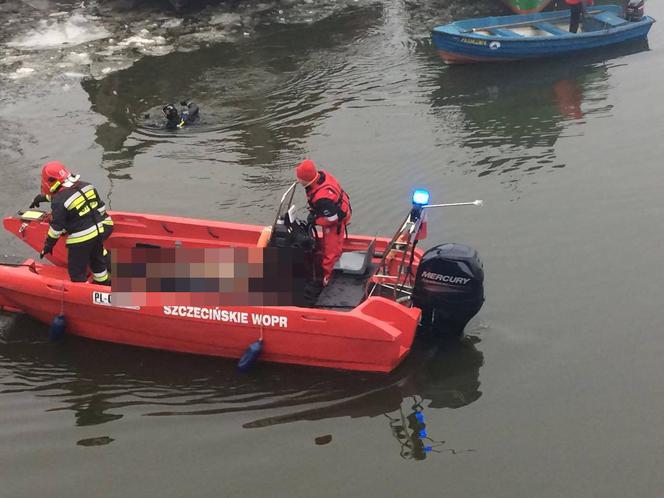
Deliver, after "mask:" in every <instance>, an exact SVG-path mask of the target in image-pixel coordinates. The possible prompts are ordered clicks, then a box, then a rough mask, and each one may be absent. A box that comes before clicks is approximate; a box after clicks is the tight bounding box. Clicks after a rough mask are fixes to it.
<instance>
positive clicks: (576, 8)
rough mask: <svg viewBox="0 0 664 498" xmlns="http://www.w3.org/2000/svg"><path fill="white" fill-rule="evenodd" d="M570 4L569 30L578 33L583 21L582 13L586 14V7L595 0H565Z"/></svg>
mask: <svg viewBox="0 0 664 498" xmlns="http://www.w3.org/2000/svg"><path fill="white" fill-rule="evenodd" d="M565 3H566V4H567V5H569V8H570V16H569V32H570V33H576V32H577V31H578V30H579V22H580V21H581V14H585V11H586V7H589V6H591V5H592V4H593V0H565Z"/></svg>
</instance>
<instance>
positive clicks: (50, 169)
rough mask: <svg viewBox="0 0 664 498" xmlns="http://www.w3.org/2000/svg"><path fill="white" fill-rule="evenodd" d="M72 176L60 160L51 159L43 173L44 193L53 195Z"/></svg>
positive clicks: (42, 188) (45, 165)
mask: <svg viewBox="0 0 664 498" xmlns="http://www.w3.org/2000/svg"><path fill="white" fill-rule="evenodd" d="M70 176H71V173H70V171H69V170H68V169H67V167H66V166H65V165H64V164H62V163H61V162H60V161H51V162H50V163H46V164H44V167H43V168H42V174H41V190H42V194H44V195H51V194H52V193H53V192H55V191H56V190H58V187H60V185H62V183H64V181H65V180H66V179H67V178H69V177H70Z"/></svg>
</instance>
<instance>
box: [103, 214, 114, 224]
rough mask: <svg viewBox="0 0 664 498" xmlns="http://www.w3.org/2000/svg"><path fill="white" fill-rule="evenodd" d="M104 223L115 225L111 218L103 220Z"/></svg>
mask: <svg viewBox="0 0 664 498" xmlns="http://www.w3.org/2000/svg"><path fill="white" fill-rule="evenodd" d="M102 223H103V224H104V225H113V220H112V219H111V217H110V216H109V217H108V218H106V219H105V220H103V221H102Z"/></svg>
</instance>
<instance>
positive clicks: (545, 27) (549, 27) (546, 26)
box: [533, 22, 569, 36]
mask: <svg viewBox="0 0 664 498" xmlns="http://www.w3.org/2000/svg"><path fill="white" fill-rule="evenodd" d="M533 26H535V27H536V28H537V29H541V30H542V31H546V32H547V33H550V34H552V35H556V36H559V35H569V31H565V30H564V29H560V28H559V27H558V26H554V25H553V24H551V23H550V22H538V23H534V24H533Z"/></svg>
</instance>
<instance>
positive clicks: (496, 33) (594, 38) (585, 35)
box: [432, 5, 655, 64]
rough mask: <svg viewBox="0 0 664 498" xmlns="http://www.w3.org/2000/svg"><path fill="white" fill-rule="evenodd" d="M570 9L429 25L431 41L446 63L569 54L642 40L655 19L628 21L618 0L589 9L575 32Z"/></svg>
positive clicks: (641, 18)
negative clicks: (570, 25)
mask: <svg viewBox="0 0 664 498" xmlns="http://www.w3.org/2000/svg"><path fill="white" fill-rule="evenodd" d="M569 20H570V11H569V10H561V11H554V12H538V13H533V14H525V15H512V16H501V17H484V18H481V19H469V20H465V21H456V22H453V23H451V24H446V25H444V26H437V27H435V28H434V29H433V33H432V37H433V43H434V45H435V46H436V50H437V51H438V54H439V55H440V56H441V57H442V59H443V61H445V62H446V63H447V64H464V63H469V62H504V61H517V60H523V59H536V58H543V57H554V56H561V55H568V54H571V53H575V52H580V51H583V50H592V49H597V48H600V47H607V46H611V45H616V44H619V43H625V42H628V41H631V40H636V39H643V38H645V37H646V36H647V35H648V31H649V30H650V27H651V26H652V24H653V23H654V22H655V20H654V19H653V18H652V17H649V16H645V15H644V16H641V17H640V18H638V19H633V20H627V19H625V17H624V9H623V7H622V6H618V5H602V6H597V7H593V8H591V9H590V10H589V11H588V13H587V14H586V17H585V19H584V21H583V27H582V28H581V29H580V30H579V32H578V33H570V32H569V31H568V28H569Z"/></svg>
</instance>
